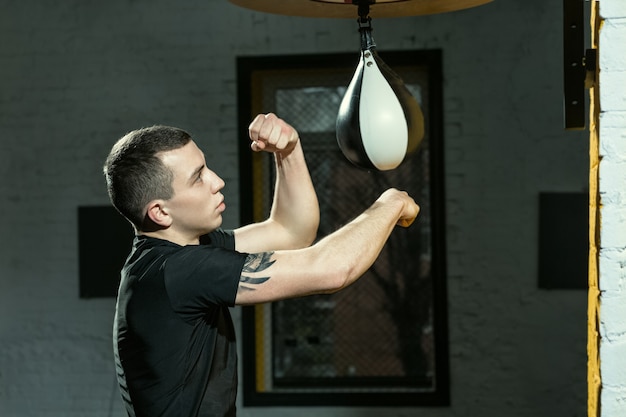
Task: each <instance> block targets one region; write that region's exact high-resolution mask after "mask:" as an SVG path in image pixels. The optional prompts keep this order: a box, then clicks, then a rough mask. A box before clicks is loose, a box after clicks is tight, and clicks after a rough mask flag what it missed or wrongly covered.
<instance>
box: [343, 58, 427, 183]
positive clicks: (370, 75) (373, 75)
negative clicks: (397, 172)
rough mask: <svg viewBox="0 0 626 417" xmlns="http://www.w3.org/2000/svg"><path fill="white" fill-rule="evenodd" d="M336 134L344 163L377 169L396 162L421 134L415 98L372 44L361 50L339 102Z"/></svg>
mask: <svg viewBox="0 0 626 417" xmlns="http://www.w3.org/2000/svg"><path fill="white" fill-rule="evenodd" d="M336 134H337V143H338V145H339V148H340V149H341V152H342V153H343V155H344V156H345V157H346V158H347V159H348V160H349V161H350V162H352V163H353V164H354V165H356V166H358V167H360V168H364V169H366V170H378V171H388V170H391V169H394V168H396V167H398V166H399V165H400V164H401V163H402V161H403V160H404V159H405V157H406V156H407V155H410V154H411V153H413V152H415V151H416V150H417V148H418V147H419V145H420V143H421V141H422V139H423V137H424V116H423V115H422V110H421V109H420V106H419V104H418V103H417V100H415V97H413V96H412V95H411V93H410V92H409V91H408V89H407V88H406V86H405V85H404V82H403V81H402V79H401V78H400V77H399V76H398V75H397V74H396V73H395V72H394V71H393V70H392V69H391V68H389V67H388V66H387V64H385V62H384V61H383V60H382V59H381V58H380V57H379V56H378V54H377V52H376V49H375V47H370V48H368V49H362V50H361V57H360V60H359V63H358V65H357V68H356V71H355V73H354V76H353V77H352V80H351V81H350V84H349V85H348V88H347V90H346V93H345V95H344V96H343V99H342V101H341V105H340V107H339V112H338V114H337V124H336Z"/></svg>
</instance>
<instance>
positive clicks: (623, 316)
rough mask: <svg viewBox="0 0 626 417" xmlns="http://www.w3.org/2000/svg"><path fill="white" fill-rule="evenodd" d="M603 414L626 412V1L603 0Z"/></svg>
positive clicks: (611, 416) (614, 416) (606, 416)
mask: <svg viewBox="0 0 626 417" xmlns="http://www.w3.org/2000/svg"><path fill="white" fill-rule="evenodd" d="M599 6H600V9H599V12H600V17H601V18H602V19H603V20H604V24H603V25H602V26H601V28H600V32H599V34H598V36H599V38H598V39H599V54H600V55H599V77H600V78H599V86H600V87H599V88H600V89H599V93H600V115H599V154H600V166H599V194H600V235H599V237H600V242H599V245H600V250H599V255H598V256H599V259H598V264H599V289H600V310H599V311H600V312H599V332H600V349H599V350H600V375H601V380H602V382H601V392H600V405H601V406H600V415H601V416H602V417H617V416H626V2H625V1H624V0H601V1H600V4H599Z"/></svg>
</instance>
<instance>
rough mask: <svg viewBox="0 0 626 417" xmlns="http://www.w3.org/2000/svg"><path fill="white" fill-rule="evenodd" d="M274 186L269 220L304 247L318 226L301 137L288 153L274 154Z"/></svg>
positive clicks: (317, 216) (297, 244) (309, 242)
mask: <svg viewBox="0 0 626 417" xmlns="http://www.w3.org/2000/svg"><path fill="white" fill-rule="evenodd" d="M274 158H275V161H276V186H275V192H274V200H273V204H272V209H271V213H270V220H271V221H273V222H276V223H277V224H278V225H280V227H281V228H282V229H284V231H285V233H286V234H287V235H288V236H289V237H290V238H288V240H290V241H291V242H292V243H293V246H292V247H294V248H295V247H304V246H308V245H310V244H311V242H313V240H314V239H315V236H316V234H317V228H318V226H319V216H320V214H319V203H318V200H317V195H316V194H315V189H314V187H313V183H312V181H311V176H310V174H309V170H308V167H307V165H306V161H305V159H304V154H303V151H302V146H301V144H300V141H298V143H297V144H296V146H295V147H294V149H293V150H292V151H291V152H290V153H289V154H288V155H286V156H285V155H283V154H281V153H279V152H276V153H275V154H274Z"/></svg>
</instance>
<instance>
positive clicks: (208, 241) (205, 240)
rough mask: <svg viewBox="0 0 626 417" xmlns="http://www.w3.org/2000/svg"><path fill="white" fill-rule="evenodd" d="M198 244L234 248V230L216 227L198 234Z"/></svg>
mask: <svg viewBox="0 0 626 417" xmlns="http://www.w3.org/2000/svg"><path fill="white" fill-rule="evenodd" d="M200 244H201V245H211V246H215V247H219V248H224V249H230V250H235V232H234V231H233V230H224V229H216V230H214V231H212V232H211V233H208V234H206V235H202V236H200Z"/></svg>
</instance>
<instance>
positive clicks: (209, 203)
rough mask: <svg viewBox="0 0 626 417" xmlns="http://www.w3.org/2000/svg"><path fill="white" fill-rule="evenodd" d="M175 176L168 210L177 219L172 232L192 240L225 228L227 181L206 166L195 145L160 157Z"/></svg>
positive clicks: (190, 143)
mask: <svg viewBox="0 0 626 417" xmlns="http://www.w3.org/2000/svg"><path fill="white" fill-rule="evenodd" d="M159 157H160V158H161V160H162V161H163V163H164V164H165V166H167V167H168V168H169V169H171V170H172V172H173V173H174V179H173V181H172V188H173V190H174V195H173V196H172V198H170V199H169V200H167V201H166V203H165V206H166V207H167V208H168V210H169V213H170V215H171V217H172V219H173V221H172V224H171V226H170V228H174V230H175V231H176V232H177V233H181V234H182V235H184V236H187V237H189V238H192V239H196V238H198V237H199V236H201V235H203V234H206V233H208V232H210V231H213V230H215V229H217V228H218V227H220V226H221V225H222V213H223V212H224V210H225V209H226V205H225V204H224V196H223V195H222V193H221V192H220V191H221V190H222V188H223V187H224V181H223V180H222V179H221V178H220V177H218V176H217V174H215V172H213V171H211V170H209V169H208V168H207V166H206V162H205V159H204V154H203V153H202V151H201V150H200V149H199V148H198V146H197V145H196V144H195V143H194V142H193V141H189V143H187V144H186V145H185V146H183V147H182V148H178V149H174V150H171V151H167V152H163V153H161V154H159Z"/></svg>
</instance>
